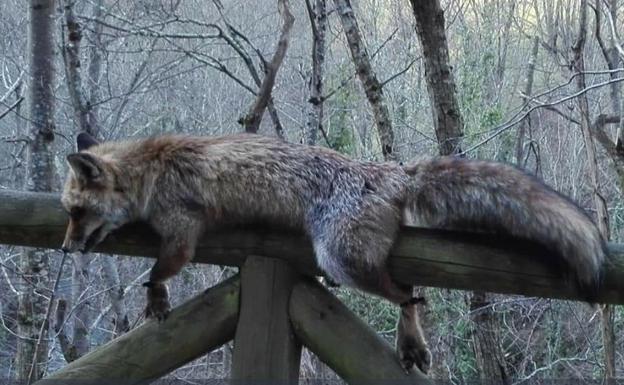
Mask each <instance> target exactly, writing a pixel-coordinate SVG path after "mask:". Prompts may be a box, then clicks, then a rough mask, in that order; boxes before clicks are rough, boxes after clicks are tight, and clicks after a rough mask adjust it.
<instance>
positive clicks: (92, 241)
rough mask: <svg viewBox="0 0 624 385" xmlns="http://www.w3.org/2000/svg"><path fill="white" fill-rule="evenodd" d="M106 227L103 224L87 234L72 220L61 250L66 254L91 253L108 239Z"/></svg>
mask: <svg viewBox="0 0 624 385" xmlns="http://www.w3.org/2000/svg"><path fill="white" fill-rule="evenodd" d="M104 227H105V226H104V225H103V224H102V225H100V226H99V227H96V228H95V229H93V230H92V231H91V232H88V233H87V232H85V231H84V229H82V228H81V227H80V226H76V224H75V222H74V221H73V220H70V221H69V224H68V226H67V232H66V233H65V240H64V241H63V245H62V246H61V250H63V252H66V253H74V252H76V251H81V252H83V253H86V252H88V251H90V250H91V249H93V247H95V246H96V245H97V244H98V243H100V242H101V241H102V240H103V239H104V238H105V237H106V231H105V230H104Z"/></svg>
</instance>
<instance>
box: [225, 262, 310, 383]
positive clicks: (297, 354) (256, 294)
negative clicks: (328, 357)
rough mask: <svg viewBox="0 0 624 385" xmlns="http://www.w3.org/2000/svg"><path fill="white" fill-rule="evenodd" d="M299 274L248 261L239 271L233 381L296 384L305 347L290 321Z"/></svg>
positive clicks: (282, 266)
mask: <svg viewBox="0 0 624 385" xmlns="http://www.w3.org/2000/svg"><path fill="white" fill-rule="evenodd" d="M298 277H299V275H298V274H297V272H296V271H295V270H294V269H292V268H291V267H290V265H289V264H288V263H286V262H283V261H279V260H276V259H272V258H263V257H256V256H250V257H249V258H247V261H246V262H245V264H244V265H243V267H242V269H241V294H240V295H241V301H240V304H241V307H240V315H239V319H238V326H237V328H236V335H235V337H234V355H233V358H232V379H233V380H269V381H279V383H280V384H283V383H290V384H297V383H298V381H299V361H300V358H301V343H300V342H299V341H298V340H297V338H296V337H295V334H294V332H293V330H292V327H291V325H290V319H289V316H288V305H289V300H290V293H291V291H292V287H293V285H294V284H295V283H296V282H297V280H298Z"/></svg>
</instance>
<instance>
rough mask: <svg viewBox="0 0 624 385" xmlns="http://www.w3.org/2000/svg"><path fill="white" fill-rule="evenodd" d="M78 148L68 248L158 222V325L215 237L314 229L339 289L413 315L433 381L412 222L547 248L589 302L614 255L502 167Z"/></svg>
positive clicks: (317, 151)
mask: <svg viewBox="0 0 624 385" xmlns="http://www.w3.org/2000/svg"><path fill="white" fill-rule="evenodd" d="M78 149H79V150H80V152H78V153H74V154H70V155H69V156H68V157H67V159H68V162H69V165H70V166H71V172H70V174H69V176H68V178H67V181H66V184H65V187H64V191H63V195H62V202H63V205H64V206H65V208H66V209H67V210H68V212H69V213H70V223H69V226H68V229H67V235H66V238H65V241H64V243H63V248H64V249H65V250H67V251H76V250H83V251H85V250H88V249H90V248H92V247H93V246H94V245H95V244H97V243H99V242H100V241H102V240H103V239H104V238H105V237H106V235H107V234H108V233H109V232H110V231H111V230H113V229H116V228H118V227H120V226H121V225H123V224H125V223H128V222H130V221H138V220H140V221H146V222H148V223H149V224H151V226H152V227H153V228H154V229H155V230H156V231H157V232H158V233H159V234H160V236H161V237H162V239H163V243H162V245H161V251H160V254H159V256H158V260H157V262H156V264H155V265H154V267H153V268H152V270H151V275H150V281H149V283H148V284H147V285H146V286H147V287H148V306H147V313H148V315H151V316H155V317H157V318H159V319H163V318H164V317H165V316H166V314H167V313H168V311H169V302H168V293H167V288H166V286H165V285H164V281H165V280H166V279H167V278H169V277H171V276H173V275H175V274H176V273H177V272H178V271H180V269H181V268H182V266H183V265H184V264H185V263H186V262H188V261H189V260H190V259H191V258H192V257H193V253H194V250H195V246H196V243H197V240H198V238H199V237H200V236H201V234H202V233H203V232H204V231H205V230H207V229H210V228H211V227H213V226H218V225H219V224H220V223H223V222H228V223H235V222H242V223H246V222H250V221H255V220H262V221H265V222H267V221H268V222H271V223H275V224H280V225H287V226H290V227H293V228H298V229H301V230H303V231H305V232H306V233H307V234H308V236H309V237H310V239H311V241H312V244H313V247H314V251H315V254H316V260H317V263H318V265H319V267H320V268H321V269H322V270H323V271H324V272H325V274H327V276H328V277H329V278H330V279H331V280H333V281H334V282H336V283H339V284H345V285H349V286H354V287H357V288H360V289H362V290H365V291H367V292H370V293H373V294H376V295H379V296H382V297H384V298H386V299H388V300H390V301H392V302H393V303H396V304H403V305H402V309H401V317H400V321H399V325H398V338H397V348H398V351H399V356H400V359H401V363H402V365H403V366H404V367H405V368H406V369H408V370H409V369H411V368H413V366H414V365H416V366H418V367H419V368H420V369H421V370H423V371H425V372H426V371H427V370H428V368H429V365H430V360H431V357H430V353H429V350H428V348H427V344H426V342H425V339H424V337H423V334H422V330H421V328H420V325H419V324H418V314H417V313H416V308H415V305H414V303H411V302H410V298H411V297H412V288H411V287H407V286H404V285H400V284H397V283H395V282H394V281H393V280H392V278H391V277H390V275H389V274H388V271H387V268H386V259H387V257H388V254H389V251H390V248H391V246H392V244H393V243H394V241H395V238H396V236H397V231H398V229H399V226H400V225H401V224H402V223H406V222H412V221H414V223H415V224H418V225H423V226H428V227H434V228H454V229H464V230H479V231H493V232H497V233H506V234H509V235H511V236H515V237H519V238H526V239H531V240H534V241H537V242H540V243H542V244H544V245H547V246H548V247H550V248H551V249H552V250H553V251H554V252H555V253H554V256H555V257H556V258H557V259H558V260H559V261H561V262H563V263H564V265H566V266H567V267H568V268H569V270H571V271H572V272H573V275H574V276H575V277H576V279H577V281H578V282H579V284H580V285H581V286H582V287H584V288H586V289H588V290H590V289H591V288H594V287H596V285H597V283H598V281H599V277H600V272H601V266H602V264H603V261H604V259H605V243H604V241H603V239H602V238H601V236H600V233H599V231H598V230H597V228H596V226H595V225H594V224H593V223H592V221H591V219H590V218H589V217H588V216H587V215H586V214H585V213H584V212H583V211H582V210H581V209H579V208H578V207H577V206H576V205H575V204H574V203H572V202H571V201H570V200H568V199H566V198H565V197H563V196H562V195H560V194H558V193H557V192H555V191H554V190H552V189H551V188H549V187H547V186H545V185H544V184H543V183H541V182H540V181H538V180H537V179H536V178H534V177H532V176H529V175H527V174H526V173H524V172H522V171H520V170H518V169H516V168H515V167H512V166H509V165H505V164H500V163H494V162H488V161H478V160H467V159H459V158H452V157H442V158H431V159H423V160H418V161H415V162H413V163H409V164H406V165H400V164H397V163H389V162H387V163H373V162H363V161H356V160H351V159H349V158H347V157H345V156H343V155H341V154H339V153H337V152H335V151H332V150H329V149H326V148H322V147H313V146H304V145H299V144H292V143H286V142H283V141H281V140H277V139H273V138H269V137H264V136H259V135H249V134H239V135H232V136H221V137H190V136H163V137H155V138H150V139H142V140H129V141H122V142H112V143H102V144H97V143H96V142H95V141H94V140H93V139H92V138H90V137H89V136H87V135H86V134H81V135H79V137H78Z"/></svg>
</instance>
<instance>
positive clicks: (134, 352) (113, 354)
mask: <svg viewBox="0 0 624 385" xmlns="http://www.w3.org/2000/svg"><path fill="white" fill-rule="evenodd" d="M239 292H240V280H239V278H238V276H236V277H232V278H230V279H228V280H226V281H224V282H222V283H220V284H218V285H216V286H214V287H212V288H210V289H208V290H206V291H205V292H203V293H202V294H200V295H198V296H196V297H194V298H193V299H191V300H190V301H188V302H186V303H185V304H183V305H180V306H178V307H176V308H175V309H173V311H172V312H171V314H169V317H167V320H166V321H164V322H162V323H159V322H158V321H156V320H149V321H147V322H145V323H144V324H143V325H141V326H139V327H138V328H136V329H133V330H131V331H129V332H128V333H126V334H124V335H122V336H121V337H118V338H116V339H114V340H112V341H111V342H109V343H108V344H106V345H103V346H100V347H99V348H97V349H96V350H94V351H92V352H90V353H89V354H86V355H84V356H83V357H81V358H79V359H77V360H76V361H73V362H71V363H69V364H67V365H66V366H64V367H63V368H62V369H60V370H59V371H57V372H55V373H53V374H52V375H50V376H49V377H46V378H45V379H44V380H41V381H40V384H41V385H45V384H65V383H69V384H73V383H76V384H78V383H81V384H82V383H89V384H96V383H98V384H105V383H122V384H124V385H134V384H145V383H147V382H149V380H153V379H156V378H159V377H161V376H163V375H165V374H167V373H169V372H170V371H172V370H174V369H176V368H178V367H180V366H182V365H184V364H185V363H187V362H189V361H192V360H193V359H195V358H197V357H200V356H201V355H203V354H206V353H208V352H210V351H212V350H214V349H216V348H218V347H219V346H221V345H223V344H224V343H226V342H228V341H229V340H231V339H232V338H233V337H234V332H235V330H236V323H237V320H238V304H239ZM69 380H74V381H73V382H72V381H69ZM78 380H79V381H78Z"/></svg>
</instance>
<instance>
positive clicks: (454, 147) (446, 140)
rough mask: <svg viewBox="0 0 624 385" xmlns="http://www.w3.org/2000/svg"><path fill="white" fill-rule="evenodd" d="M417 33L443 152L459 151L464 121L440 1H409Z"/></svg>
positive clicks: (437, 132) (436, 128)
mask: <svg viewBox="0 0 624 385" xmlns="http://www.w3.org/2000/svg"><path fill="white" fill-rule="evenodd" d="M410 3H411V4H412V9H413V11H414V17H415V18H416V33H417V34H418V39H419V40H420V45H421V46H422V51H423V56H424V62H425V77H426V79H427V90H428V92H429V100H430V102H431V112H432V114H433V125H434V128H435V133H436V136H437V139H438V145H439V149H440V151H439V152H440V155H450V154H459V153H460V152H461V138H462V136H463V129H464V124H463V120H462V116H461V111H460V109H459V102H458V101H457V90H456V87H455V80H454V79H453V73H452V69H451V65H450V64H449V51H448V44H447V42H446V34H445V32H444V27H445V24H444V11H443V10H442V7H441V6H440V2H439V0H410Z"/></svg>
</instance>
